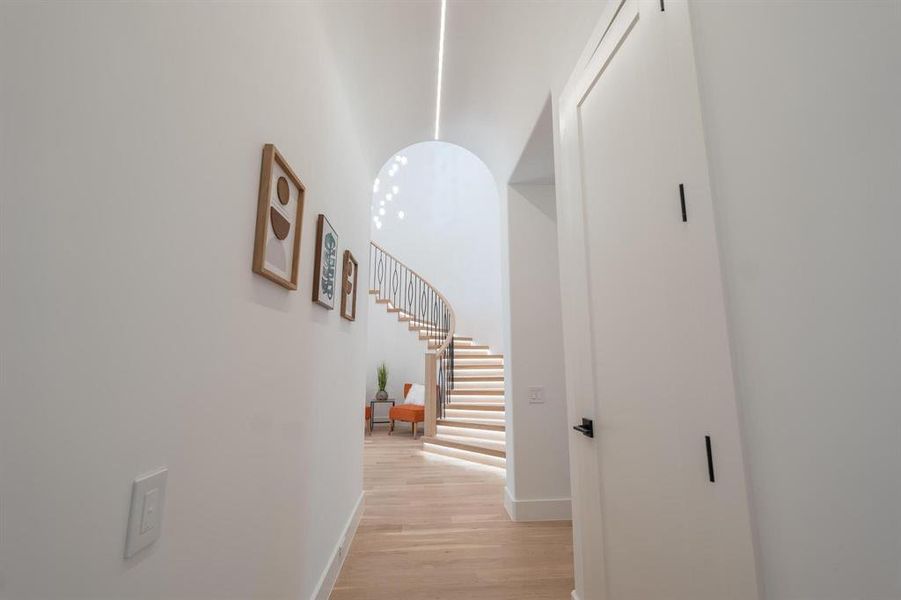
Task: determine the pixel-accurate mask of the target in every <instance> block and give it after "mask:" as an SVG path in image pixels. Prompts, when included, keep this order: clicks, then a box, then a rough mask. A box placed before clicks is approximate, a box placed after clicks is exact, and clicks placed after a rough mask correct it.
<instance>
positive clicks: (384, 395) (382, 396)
mask: <svg viewBox="0 0 901 600" xmlns="http://www.w3.org/2000/svg"><path fill="white" fill-rule="evenodd" d="M375 373H376V376H377V377H378V381H379V391H378V392H376V394H375V399H376V400H387V399H388V392H386V391H385V388H386V387H387V386H388V367H387V366H386V365H385V363H384V362H383V363H382V364H380V365H379V366H378V368H377V369H376V370H375Z"/></svg>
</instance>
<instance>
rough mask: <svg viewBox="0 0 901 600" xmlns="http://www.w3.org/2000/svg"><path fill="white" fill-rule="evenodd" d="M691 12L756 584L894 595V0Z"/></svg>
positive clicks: (897, 354)
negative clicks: (747, 477) (741, 427)
mask: <svg viewBox="0 0 901 600" xmlns="http://www.w3.org/2000/svg"><path fill="white" fill-rule="evenodd" d="M691 14H692V20H693V29H694V42H695V49H696V56H697V67H698V76H699V85H700V92H701V101H702V105H703V108H704V125H705V130H706V137H707V152H708V156H709V162H710V169H711V178H712V185H713V192H714V203H715V208H716V210H717V218H718V223H717V227H718V234H719V238H720V244H721V250H722V257H723V269H724V272H725V281H726V294H727V301H728V307H727V308H728V314H729V321H730V328H731V336H732V344H733V354H734V357H733V358H734V363H735V371H736V379H737V382H736V383H737V392H738V399H739V405H740V408H741V411H742V413H743V421H744V437H745V439H744V442H745V447H746V460H747V462H748V463H749V473H750V480H751V490H752V501H753V507H754V511H755V521H756V529H757V538H758V539H757V552H758V565H759V571H760V573H761V577H762V583H763V589H764V594H765V598H767V599H768V600H796V599H798V598H816V599H817V600H847V599H848V598H859V599H861V600H864V599H866V600H877V599H879V600H882V599H887V598H901V403H899V399H901V370H899V368H898V367H899V365H901V236H899V235H898V224H899V223H901V201H899V199H901V78H899V73H901V38H899V36H898V31H899V29H901V3H897V2H825V3H818V4H817V5H816V7H811V6H810V5H809V4H806V3H803V2H780V3H778V5H774V4H772V3H759V2H753V1H738V0H735V1H733V2H728V3H724V2H694V3H692V4H691Z"/></svg>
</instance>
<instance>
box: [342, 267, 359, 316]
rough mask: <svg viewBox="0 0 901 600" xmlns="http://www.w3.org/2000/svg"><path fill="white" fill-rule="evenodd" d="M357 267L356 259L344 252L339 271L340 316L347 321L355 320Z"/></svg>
mask: <svg viewBox="0 0 901 600" xmlns="http://www.w3.org/2000/svg"><path fill="white" fill-rule="evenodd" d="M357 267H358V265H357V259H355V258H354V255H353V254H351V252H350V250H345V251H344V267H343V269H342V270H341V316H342V317H344V318H345V319H347V320H348V321H355V320H356V319H357Z"/></svg>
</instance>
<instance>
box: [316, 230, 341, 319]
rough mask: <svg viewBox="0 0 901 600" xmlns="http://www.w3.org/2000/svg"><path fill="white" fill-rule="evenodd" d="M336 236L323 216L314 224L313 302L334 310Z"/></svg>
mask: <svg viewBox="0 0 901 600" xmlns="http://www.w3.org/2000/svg"><path fill="white" fill-rule="evenodd" d="M337 276H338V234H337V233H335V229H334V228H333V227H332V224H331V223H329V222H328V219H326V218H325V215H322V214H320V215H319V221H318V222H317V223H316V261H315V263H314V267H313V302H316V303H318V304H320V305H322V306H324V307H326V308H328V309H333V308H335V296H336V295H337V292H338V290H337V289H336V284H337V279H338V277H337Z"/></svg>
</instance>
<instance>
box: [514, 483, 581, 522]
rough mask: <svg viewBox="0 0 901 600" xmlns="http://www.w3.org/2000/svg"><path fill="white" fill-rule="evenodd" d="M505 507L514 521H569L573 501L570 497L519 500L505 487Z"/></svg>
mask: <svg viewBox="0 0 901 600" xmlns="http://www.w3.org/2000/svg"><path fill="white" fill-rule="evenodd" d="M504 508H506V509H507V514H508V515H510V518H511V519H512V520H514V521H569V520H570V519H572V502H571V501H570V499H569V498H541V499H538V500H517V499H516V498H514V497H513V495H512V494H511V493H510V488H506V487H505V488H504Z"/></svg>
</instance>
